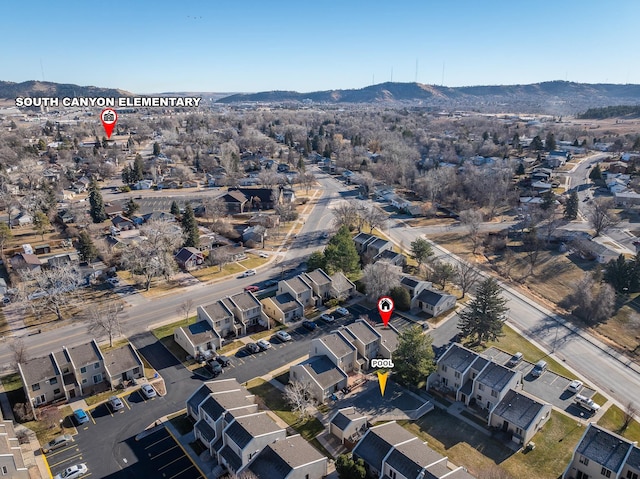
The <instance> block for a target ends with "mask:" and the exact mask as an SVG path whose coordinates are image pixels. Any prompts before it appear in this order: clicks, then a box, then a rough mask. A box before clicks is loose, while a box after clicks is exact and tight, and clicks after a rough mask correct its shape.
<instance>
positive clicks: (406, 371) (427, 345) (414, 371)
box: [393, 325, 436, 386]
mask: <svg viewBox="0 0 640 479" xmlns="http://www.w3.org/2000/svg"><path fill="white" fill-rule="evenodd" d="M393 362H394V368H393V376H394V378H395V379H397V380H398V382H401V383H402V384H405V385H407V386H418V385H419V384H420V383H421V382H422V381H425V380H426V379H427V376H429V374H431V373H432V372H433V371H435V368H436V367H435V362H434V360H433V347H432V346H431V336H427V335H426V334H424V333H423V331H422V328H421V327H420V326H417V325H416V326H412V327H410V328H407V329H404V330H402V332H401V333H400V336H399V337H398V348H397V349H396V351H395V352H394V353H393Z"/></svg>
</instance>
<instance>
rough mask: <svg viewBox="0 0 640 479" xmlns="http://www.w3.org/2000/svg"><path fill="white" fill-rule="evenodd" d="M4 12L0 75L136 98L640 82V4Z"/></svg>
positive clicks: (82, 4)
mask: <svg viewBox="0 0 640 479" xmlns="http://www.w3.org/2000/svg"><path fill="white" fill-rule="evenodd" d="M1 10H2V15H0V17H1V18H2V20H0V25H1V28H0V30H1V31H2V33H3V42H2V43H3V45H2V47H1V48H0V80H8V81H15V82H21V81H25V80H42V79H43V77H44V79H45V80H47V81H54V82H60V83H75V84H80V85H96V86H103V87H117V88H122V89H125V90H129V91H132V92H135V93H149V92H164V91H213V92H240V91H242V92H254V91H262V90H297V91H300V92H307V91H315V90H328V89H337V88H361V87H363V86H367V85H370V84H372V83H373V82H375V83H382V82H385V81H389V80H391V79H393V81H402V82H412V81H415V80H416V79H417V80H418V81H419V82H422V83H434V84H442V83H443V77H444V84H445V85H447V86H463V85H487V84H491V85H495V84H514V83H534V82H539V81H547V80H569V81H576V82H587V83H601V82H610V83H640V61H638V59H639V57H640V37H639V36H638V25H639V23H638V22H639V20H640V1H639V0H610V1H608V2H603V1H599V0H580V1H574V0H538V1H523V0H516V1H513V0H509V1H506V0H504V1H503V0H485V1H482V0H441V1H438V2H435V1H431V0H415V1H402V0H400V1H385V2H383V1H377V0H367V1H361V0H342V1H333V0H314V1H310V0H297V1H293V0H287V1H279V0H271V1H261V2H258V1H254V0H245V1H242V0H235V1H221V0H183V1H179V2H177V1H166V0H156V1H153V2H151V1H141V0H129V1H126V2H124V1H109V0H102V1H87V0H68V1H62V2H52V1H51V0H31V1H8V2H5V4H4V5H3V6H2V9H1ZM416 64H417V68H416ZM443 66H444V69H443ZM443 70H444V75H443Z"/></svg>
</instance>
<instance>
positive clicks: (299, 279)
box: [277, 275, 316, 308]
mask: <svg viewBox="0 0 640 479" xmlns="http://www.w3.org/2000/svg"><path fill="white" fill-rule="evenodd" d="M284 293H289V294H290V295H291V296H293V297H294V298H295V299H296V300H298V301H299V302H300V303H302V305H303V306H304V307H305V308H309V307H311V306H315V305H316V299H315V295H314V294H313V288H312V287H311V285H310V284H309V282H308V279H305V278H304V277H303V275H298V276H296V277H294V278H291V279H286V280H282V281H279V282H278V293H277V294H284Z"/></svg>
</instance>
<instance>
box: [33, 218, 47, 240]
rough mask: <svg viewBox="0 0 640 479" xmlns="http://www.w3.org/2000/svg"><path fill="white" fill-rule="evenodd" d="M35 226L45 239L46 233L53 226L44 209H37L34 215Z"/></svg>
mask: <svg viewBox="0 0 640 479" xmlns="http://www.w3.org/2000/svg"><path fill="white" fill-rule="evenodd" d="M33 226H34V229H35V230H36V232H37V233H38V234H39V235H40V236H41V238H42V240H43V241H44V234H45V233H46V232H47V230H48V229H49V227H51V222H50V221H49V217H48V216H47V215H46V214H45V213H43V212H42V211H36V214H35V215H33Z"/></svg>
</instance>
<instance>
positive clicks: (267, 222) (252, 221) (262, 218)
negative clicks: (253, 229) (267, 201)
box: [247, 213, 280, 228]
mask: <svg viewBox="0 0 640 479" xmlns="http://www.w3.org/2000/svg"><path fill="white" fill-rule="evenodd" d="M247 223H248V224H249V226H256V225H260V226H264V227H265V228H275V227H276V226H278V225H279V224H280V216H278V215H268V214H265V213H258V214H257V215H253V216H252V217H251V218H249V221H248V222H247Z"/></svg>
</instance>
